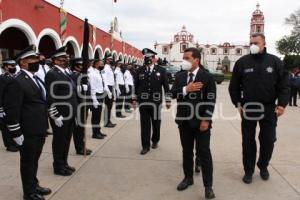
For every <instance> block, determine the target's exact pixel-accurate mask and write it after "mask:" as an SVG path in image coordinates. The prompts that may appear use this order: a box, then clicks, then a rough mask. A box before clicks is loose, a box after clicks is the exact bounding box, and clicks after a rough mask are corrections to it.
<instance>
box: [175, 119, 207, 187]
mask: <svg viewBox="0 0 300 200" xmlns="http://www.w3.org/2000/svg"><path fill="white" fill-rule="evenodd" d="M178 128H179V133H180V141H181V145H182V153H183V171H184V175H185V177H187V178H192V177H193V173H194V171H193V170H194V144H195V141H196V143H197V146H198V153H199V162H201V170H202V178H203V184H204V186H205V187H212V185H213V161H212V156H211V151H210V135H211V133H210V130H208V131H206V132H201V131H200V130H199V129H197V128H192V127H190V126H189V124H188V123H187V122H184V123H183V124H181V125H179V126H178Z"/></svg>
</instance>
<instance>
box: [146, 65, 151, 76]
mask: <svg viewBox="0 0 300 200" xmlns="http://www.w3.org/2000/svg"><path fill="white" fill-rule="evenodd" d="M147 68H148V69H147V71H148V74H151V67H150V66H149V67H147Z"/></svg>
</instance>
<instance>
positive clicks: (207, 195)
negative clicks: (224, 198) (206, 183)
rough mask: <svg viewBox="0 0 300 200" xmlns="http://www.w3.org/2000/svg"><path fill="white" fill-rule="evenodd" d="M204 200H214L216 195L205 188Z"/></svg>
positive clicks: (210, 189) (211, 190)
mask: <svg viewBox="0 0 300 200" xmlns="http://www.w3.org/2000/svg"><path fill="white" fill-rule="evenodd" d="M205 198H206V199H214V198H216V195H215V193H214V191H213V189H212V188H211V187H206V188H205Z"/></svg>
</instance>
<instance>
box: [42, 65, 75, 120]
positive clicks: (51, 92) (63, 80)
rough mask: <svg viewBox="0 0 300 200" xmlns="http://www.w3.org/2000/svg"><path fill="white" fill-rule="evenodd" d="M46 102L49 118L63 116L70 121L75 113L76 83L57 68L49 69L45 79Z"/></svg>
mask: <svg viewBox="0 0 300 200" xmlns="http://www.w3.org/2000/svg"><path fill="white" fill-rule="evenodd" d="M45 83H46V90H47V102H48V107H49V115H50V117H51V118H58V117H59V116H63V117H64V118H67V119H72V118H74V117H75V116H76V112H77V105H78V102H77V92H76V90H77V89H76V82H74V81H73V79H72V77H71V75H66V74H65V73H64V72H62V71H61V70H60V69H58V68H57V67H54V68H53V69H51V70H50V71H49V72H48V73H47V75H46V77H45Z"/></svg>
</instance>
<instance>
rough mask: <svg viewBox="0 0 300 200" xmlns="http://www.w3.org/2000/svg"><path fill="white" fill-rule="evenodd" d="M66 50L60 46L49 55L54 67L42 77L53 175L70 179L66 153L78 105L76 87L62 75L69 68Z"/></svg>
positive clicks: (66, 74)
mask: <svg viewBox="0 0 300 200" xmlns="http://www.w3.org/2000/svg"><path fill="white" fill-rule="evenodd" d="M66 50H67V48H66V47H65V46H64V47H61V48H59V49H58V50H56V51H55V52H54V53H53V54H52V56H51V58H52V61H53V65H54V67H53V69H51V70H50V71H49V72H48V73H47V75H46V77H45V82H46V88H47V101H48V106H49V115H50V118H51V119H50V124H51V126H52V129H53V141H52V151H53V159H54V162H53V168H54V173H55V174H56V175H61V176H70V175H72V173H73V172H75V168H74V167H71V166H69V164H68V153H69V148H70V142H71V138H72V133H73V131H74V126H75V117H76V116H77V113H76V111H77V104H78V102H77V93H76V83H74V81H73V79H72V78H71V76H70V74H69V72H67V71H66V69H67V68H68V65H69V60H68V56H67V53H66Z"/></svg>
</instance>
